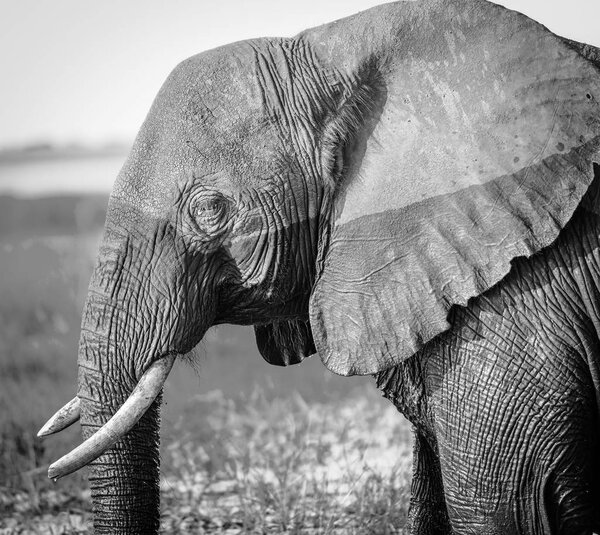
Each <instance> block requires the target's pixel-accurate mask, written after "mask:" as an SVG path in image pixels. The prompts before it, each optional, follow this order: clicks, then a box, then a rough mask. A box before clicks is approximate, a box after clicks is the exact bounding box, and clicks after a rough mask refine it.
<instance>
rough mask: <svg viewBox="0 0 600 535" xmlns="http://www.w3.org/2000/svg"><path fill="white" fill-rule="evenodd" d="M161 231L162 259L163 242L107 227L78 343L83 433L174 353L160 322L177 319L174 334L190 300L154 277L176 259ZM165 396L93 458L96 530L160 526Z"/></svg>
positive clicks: (94, 428) (141, 530)
mask: <svg viewBox="0 0 600 535" xmlns="http://www.w3.org/2000/svg"><path fill="white" fill-rule="evenodd" d="M161 238H162V244H161V245H162V250H161V252H162V253H163V256H161V262H157V261H156V258H155V254H156V251H158V250H159V248H158V245H157V242H150V244H148V243H147V241H141V240H140V242H139V243H136V244H134V243H132V241H131V237H130V235H128V234H127V233H125V232H121V231H119V230H118V229H116V228H115V227H114V226H113V227H108V226H107V229H106V231H105V236H104V241H103V244H102V247H101V249H100V257H99V261H98V264H97V266H96V268H95V270H94V274H93V277H92V280H91V283H90V289H89V292H88V298H87V301H86V304H85V308H84V313H83V320H82V329H81V338H80V344H79V357H78V365H79V377H78V385H79V388H78V392H77V395H78V397H79V399H80V406H81V417H80V422H81V426H82V433H83V439H84V440H87V439H88V438H89V437H90V436H91V435H93V434H95V433H96V432H97V431H98V430H99V429H100V428H101V427H102V426H103V425H104V424H106V423H107V422H108V421H109V420H110V418H111V417H112V416H113V415H114V414H115V413H116V412H117V411H118V409H119V408H120V407H121V406H122V405H123V403H125V401H126V400H127V399H128V398H129V396H130V395H131V393H132V392H133V390H134V389H135V387H136V385H137V384H138V382H139V381H140V379H141V377H142V376H143V375H144V373H145V372H146V370H148V368H149V367H150V365H151V364H152V362H154V361H155V360H157V359H159V358H161V357H163V356H164V355H166V354H168V353H169V344H170V343H171V339H170V338H169V337H167V336H166V335H163V336H162V337H158V338H157V336H156V334H157V323H159V324H160V325H162V328H163V329H164V328H165V326H167V327H168V326H172V327H173V328H172V330H171V331H169V330H168V329H167V332H170V333H171V334H173V333H174V332H175V331H176V319H174V316H177V314H181V315H182V316H183V311H184V308H185V307H184V306H181V305H180V303H178V302H175V303H168V302H167V301H166V300H165V299H164V298H163V297H162V296H164V295H166V294H168V292H167V288H166V282H165V283H164V286H162V287H157V282H156V280H155V279H154V276H158V277H162V278H163V280H165V281H167V279H166V277H165V276H164V272H163V271H162V270H163V269H164V265H165V264H168V265H169V267H173V266H177V265H178V264H177V258H176V255H175V252H174V250H173V247H172V246H170V243H172V240H170V239H169V237H168V236H166V233H164V232H163V234H162V236H161ZM157 241H158V240H157ZM172 271H173V270H172ZM140 281H144V285H141V284H140ZM140 286H142V287H140ZM143 286H147V287H151V288H154V289H155V292H154V293H149V292H148V288H147V287H146V288H144V287H143ZM142 291H145V292H146V294H145V297H144V298H143V299H142V298H141V297H140V292H142ZM162 332H163V333H164V332H165V331H164V330H163V331H162ZM160 399H161V396H160V395H159V396H158V398H156V400H155V401H154V403H153V404H152V405H151V407H150V408H149V409H148V411H147V412H146V413H145V414H144V416H142V418H141V419H140V420H139V421H138V423H137V424H136V425H135V426H134V427H133V428H132V429H131V431H130V432H129V433H127V434H126V435H125V436H124V437H123V438H121V439H120V440H119V441H118V442H117V443H116V444H115V445H114V446H113V447H112V448H110V449H109V450H107V451H106V452H105V453H104V454H103V455H101V456H100V457H99V458H97V459H96V460H95V461H93V462H92V463H91V464H90V477H89V479H90V487H91V495H92V503H93V512H94V528H95V532H96V533H123V534H125V533H127V534H133V533H155V532H156V531H157V530H158V525H159V511H160V508H159V431H160V430H159V408H160Z"/></svg>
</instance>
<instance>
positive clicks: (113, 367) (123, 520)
mask: <svg viewBox="0 0 600 535" xmlns="http://www.w3.org/2000/svg"><path fill="white" fill-rule="evenodd" d="M599 181H600V51H599V50H598V49H596V48H594V47H592V46H589V45H584V44H581V43H578V42H575V41H571V40H569V39H565V38H562V37H559V36H556V35H554V34H553V33H551V32H550V31H549V30H548V29H546V28H545V27H543V26H542V25H540V24H538V23H536V22H535V21H533V20H531V19H529V18H527V17H526V16H524V15H522V14H519V13H517V12H514V11H510V10H507V9H505V8H503V7H501V6H498V5H495V4H493V3H490V2H487V1H486V0H420V1H401V2H394V3H390V4H385V5H381V6H378V7H375V8H373V9H370V10H367V11H364V12H361V13H359V14H356V15H354V16H351V17H348V18H345V19H342V20H339V21H337V22H333V23H331V24H326V25H324V26H319V27H316V28H313V29H309V30H306V31H304V32H302V33H300V34H299V35H297V36H295V37H292V38H263V39H254V40H249V41H242V42H238V43H234V44H231V45H227V46H223V47H220V48H217V49H214V50H210V51H207V52H203V53H201V54H199V55H196V56H193V57H191V58H189V59H186V60H184V61H183V62H182V63H180V64H179V65H178V66H177V67H176V68H175V69H174V70H173V72H172V73H171V74H170V75H169V77H168V78H167V80H166V82H165V83H164V85H163V86H162V88H161V89H160V91H159V93H158V95H157V97H156V99H155V101H154V103H153V104H152V106H151V109H150V111H149V114H148V116H147V118H146V120H145V122H144V124H143V125H142V127H141V130H140V131H139V133H138V135H137V138H136V140H135V142H134V145H133V148H132V150H131V153H130V155H129V156H128V159H127V160H126V162H125V164H124V166H123V168H122V170H121V171H120V173H119V175H118V177H117V180H116V182H115V186H114V189H113V191H112V194H111V197H110V200H109V206H108V211H107V217H106V224H105V229H104V234H103V239H102V243H101V245H100V249H99V253H98V259H97V263H96V265H95V268H94V272H93V275H92V279H91V282H90V286H89V293H88V295H87V299H86V303H85V305H84V310H83V317H82V327H81V337H80V344H79V350H78V370H79V373H78V390H77V396H76V397H75V398H74V400H72V402H70V403H69V404H67V405H66V406H65V408H64V409H61V410H59V411H58V412H57V414H56V415H55V416H54V417H52V418H51V419H50V420H49V422H48V423H47V424H46V426H44V428H43V429H42V430H41V431H40V435H47V434H50V433H53V432H56V431H59V430H61V429H63V428H64V427H66V426H67V425H69V424H71V423H73V422H75V421H77V420H79V421H80V423H81V427H82V434H83V438H84V442H83V443H82V444H81V445H80V446H78V447H77V448H75V449H74V450H73V451H72V452H71V453H69V454H67V455H65V456H64V457H63V458H61V459H60V460H58V461H57V462H55V463H54V464H53V465H51V466H50V468H49V477H51V478H55V479H56V478H59V477H63V476H65V475H67V474H69V473H71V472H73V471H75V470H78V469H79V468H81V467H83V466H85V465H90V467H91V469H90V485H91V496H92V502H93V513H94V527H95V530H96V532H97V533H129V534H131V533H155V532H157V530H158V528H159V486H158V481H159V453H158V451H159V450H158V444H159V406H160V400H161V390H162V386H163V384H164V381H165V379H166V377H167V375H168V373H169V371H170V369H171V367H172V366H173V363H174V361H175V359H177V357H178V356H180V355H183V354H185V353H187V352H189V351H190V350H191V349H192V348H194V346H196V345H197V344H198V343H199V342H200V341H201V340H202V338H203V336H204V334H205V333H206V331H207V329H209V327H211V326H214V325H218V324H223V323H233V324H240V325H253V326H254V329H255V334H256V342H257V346H258V348H259V351H260V352H261V354H262V355H263V356H264V358H265V359H266V360H267V361H268V362H270V363H272V364H275V365H289V364H295V363H298V362H300V361H302V360H303V359H304V358H305V357H308V356H310V355H313V354H318V355H319V357H320V359H321V360H322V362H323V364H324V365H325V366H326V367H327V368H328V369H329V370H331V371H332V372H334V373H336V374H340V375H355V374H361V375H372V376H374V377H375V380H376V383H377V385H378V387H379V388H380V389H381V390H382V391H383V393H384V395H385V396H386V397H387V398H389V399H390V400H391V401H392V402H393V403H394V404H395V405H396V407H397V408H398V409H399V410H400V412H402V413H403V414H404V415H405V416H406V417H407V418H408V419H409V420H410V422H411V423H412V425H413V426H414V430H415V447H414V475H413V480H412V490H411V492H412V498H411V512H410V524H411V530H412V532H413V533H415V534H447V533H455V534H474V533H477V534H503V535H507V534H540V533H568V534H579V533H581V534H591V533H592V531H593V530H596V531H598V530H600V519H599V514H598V511H599V510H600V508H599V507H598V505H599V503H600V488H599V485H600V466H599V462H598V455H597V451H598V448H599V446H600V433H599V426H598V418H599V416H600V410H599V409H600V407H599V403H600V398H599V395H598V394H599V389H600V366H599V364H600V361H599V355H600V338H599V329H600V245H599V236H600V211H599V209H598V198H599V197H598V195H599V193H598V192H599V190H598V183H599Z"/></svg>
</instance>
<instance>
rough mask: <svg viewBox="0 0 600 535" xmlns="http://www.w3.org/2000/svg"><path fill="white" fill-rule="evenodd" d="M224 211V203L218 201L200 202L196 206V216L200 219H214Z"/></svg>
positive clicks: (207, 200)
mask: <svg viewBox="0 0 600 535" xmlns="http://www.w3.org/2000/svg"><path fill="white" fill-rule="evenodd" d="M223 210H224V206H223V203H222V202H221V201H219V200H217V199H206V200H203V201H200V202H198V203H197V204H196V206H195V211H196V213H195V215H196V217H198V218H200V219H205V218H213V217H216V216H219V215H220V214H221V212H222V211H223Z"/></svg>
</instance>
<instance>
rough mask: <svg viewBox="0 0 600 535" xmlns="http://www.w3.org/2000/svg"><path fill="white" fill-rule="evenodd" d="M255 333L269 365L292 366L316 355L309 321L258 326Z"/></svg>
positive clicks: (259, 347)
mask: <svg viewBox="0 0 600 535" xmlns="http://www.w3.org/2000/svg"><path fill="white" fill-rule="evenodd" d="M254 332H255V334H256V345H257V346H258V350H259V352H260V354H261V355H262V356H263V358H264V359H265V360H266V361H267V362H268V363H269V364H274V365H275V366H290V365H291V364H298V363H299V362H301V361H302V360H304V359H305V358H306V357H310V356H311V355H314V354H315V353H316V350H315V343H314V342H313V338H312V334H311V332H310V324H309V323H308V320H302V319H298V320H286V321H276V322H274V323H270V324H268V325H257V326H255V327H254Z"/></svg>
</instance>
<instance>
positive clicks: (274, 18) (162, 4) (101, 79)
mask: <svg viewBox="0 0 600 535" xmlns="http://www.w3.org/2000/svg"><path fill="white" fill-rule="evenodd" d="M380 3H382V2H381V1H380V0H295V1H290V0H252V1H250V0H246V1H244V0H171V1H170V2H167V1H166V0H101V1H100V0H52V1H40V0H0V12H1V13H2V19H1V20H0V72H1V80H2V82H1V83H0V147H7V146H19V145H23V144H30V143H36V142H43V141H52V142H55V143H70V142H80V143H87V144H97V143H106V142H110V141H115V140H116V141H122V142H125V143H129V142H131V140H132V139H133V137H134V136H135V133H136V132H137V130H138V128H139V127H140V125H141V123H142V121H143V120H144V117H145V116H146V113H147V111H148V109H149V107H150V104H151V103H152V100H153V98H154V96H155V95H156V93H157V91H158V89H159V88H160V86H161V84H162V82H163V81H164V79H165V78H166V76H167V75H168V73H169V72H170V71H171V69H172V68H173V67H174V66H175V65H176V64H177V63H179V61H181V60H182V59H184V58H186V57H188V56H191V55H193V54H196V53H198V52H201V51H202V50H207V49H210V48H214V47H216V46H219V45H222V44H226V43H229V42H232V41H238V40H241V39H247V38H252V37H263V36H291V35H295V34H296V33H298V32H299V31H301V30H303V29H305V28H309V27H311V26H316V25H319V24H322V23H325V22H329V21H332V20H335V19H338V18H341V17H344V16H347V15H350V14H353V13H356V12H357V11H362V10H364V9H367V8H369V7H372V6H374V5H377V4H380ZM499 3H501V4H503V5H505V6H507V7H510V8H512V9H517V10H519V11H521V12H523V13H525V14H527V15H529V16H530V17H532V18H534V19H536V20H538V21H539V22H541V23H543V24H545V25H546V26H547V27H549V28H550V29H551V30H552V31H554V32H555V33H558V34H560V35H564V36H567V37H570V38H572V39H576V40H578V41H584V42H588V43H590V44H594V45H596V46H599V47H600V27H599V26H598V20H599V17H598V15H600V1H599V0H568V1H565V0H500V2H499Z"/></svg>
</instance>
